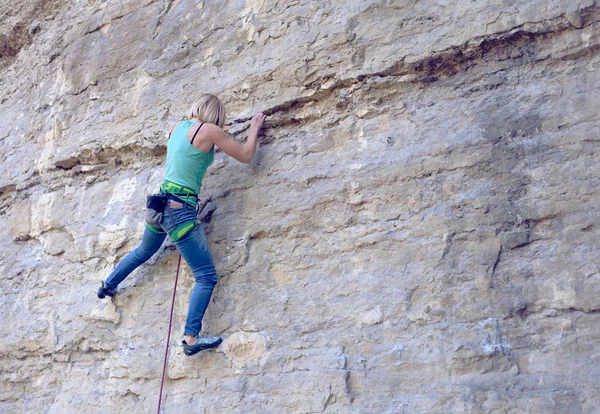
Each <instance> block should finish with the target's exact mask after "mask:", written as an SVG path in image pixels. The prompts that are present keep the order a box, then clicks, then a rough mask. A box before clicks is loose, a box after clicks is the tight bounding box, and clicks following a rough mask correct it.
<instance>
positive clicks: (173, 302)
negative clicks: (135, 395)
mask: <svg viewBox="0 0 600 414" xmlns="http://www.w3.org/2000/svg"><path fill="white" fill-rule="evenodd" d="M180 265H181V255H179V261H178V262H177V273H176V274H175V287H173V301H172V302H171V316H169V333H168V334H167V347H166V349H165V362H164V363H163V372H162V379H161V380H160V396H159V397H158V414H160V405H161V403H162V392H163V384H164V383H165V371H166V370H167V357H168V356H169V341H170V340H171V325H172V324H173V308H175V293H176V292H177V279H179V266H180Z"/></svg>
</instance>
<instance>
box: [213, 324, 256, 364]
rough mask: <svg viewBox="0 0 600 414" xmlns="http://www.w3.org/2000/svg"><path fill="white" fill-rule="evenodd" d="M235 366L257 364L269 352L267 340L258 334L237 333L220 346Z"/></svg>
mask: <svg viewBox="0 0 600 414" xmlns="http://www.w3.org/2000/svg"><path fill="white" fill-rule="evenodd" d="M220 348H221V349H222V350H223V352H224V353H225V356H226V357H227V358H228V359H229V360H231V362H232V363H233V364H234V365H237V366H245V365H248V364H249V363H251V362H256V361H257V360H258V359H259V358H260V357H261V356H262V355H264V353H265V352H266V350H267V340H266V338H265V337H264V336H263V335H261V334H259V333H257V332H235V333H234V334H233V335H231V336H230V337H229V338H226V339H225V340H224V341H223V343H222V344H221V345H220Z"/></svg>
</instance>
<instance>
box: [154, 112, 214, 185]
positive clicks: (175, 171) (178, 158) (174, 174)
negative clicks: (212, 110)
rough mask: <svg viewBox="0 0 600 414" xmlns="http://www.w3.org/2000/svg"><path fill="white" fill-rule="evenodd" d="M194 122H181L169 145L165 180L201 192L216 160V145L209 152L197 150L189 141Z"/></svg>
mask: <svg viewBox="0 0 600 414" xmlns="http://www.w3.org/2000/svg"><path fill="white" fill-rule="evenodd" d="M195 124H196V123H195V122H194V121H190V120H184V121H180V122H179V123H178V124H177V126H176V127H175V130H174V131H173V133H172V134H171V137H170V138H169V143H168V144H167V166H166V173H165V180H168V181H170V182H172V183H175V184H179V185H181V186H184V187H188V188H190V189H192V190H194V193H195V194H198V193H199V192H200V188H201V186H202V178H203V177H204V174H205V173H206V169H207V168H208V166H209V165H210V164H211V163H212V162H213V160H214V158H215V148H214V145H213V147H212V148H211V150H210V151H209V152H204V151H202V150H200V149H198V148H196V147H195V146H194V145H193V144H192V143H191V142H190V141H189V140H188V137H187V135H188V131H189V130H190V128H191V127H192V126H193V125H195Z"/></svg>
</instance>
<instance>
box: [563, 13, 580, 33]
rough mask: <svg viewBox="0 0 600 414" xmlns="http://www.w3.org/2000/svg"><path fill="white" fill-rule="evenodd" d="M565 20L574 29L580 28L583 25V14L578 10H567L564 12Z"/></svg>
mask: <svg viewBox="0 0 600 414" xmlns="http://www.w3.org/2000/svg"><path fill="white" fill-rule="evenodd" d="M566 17H567V20H568V21H569V23H571V25H573V27H575V28H576V29H581V28H582V27H583V16H582V15H581V12H580V11H579V10H572V11H569V12H567V14H566Z"/></svg>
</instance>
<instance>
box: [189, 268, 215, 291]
mask: <svg viewBox="0 0 600 414" xmlns="http://www.w3.org/2000/svg"><path fill="white" fill-rule="evenodd" d="M192 273H193V274H194V280H196V283H202V284H208V285H211V286H214V285H216V284H217V271H216V270H215V267H214V266H204V267H201V268H198V269H194V271H193V272H192Z"/></svg>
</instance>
